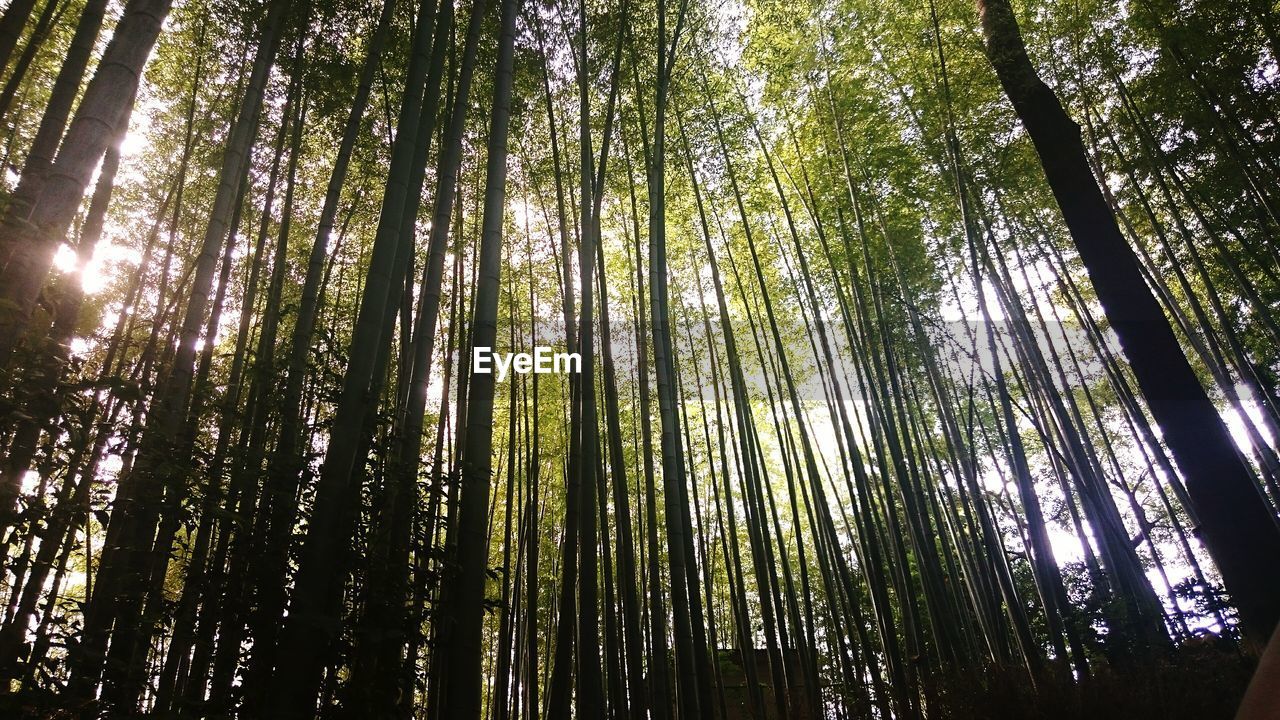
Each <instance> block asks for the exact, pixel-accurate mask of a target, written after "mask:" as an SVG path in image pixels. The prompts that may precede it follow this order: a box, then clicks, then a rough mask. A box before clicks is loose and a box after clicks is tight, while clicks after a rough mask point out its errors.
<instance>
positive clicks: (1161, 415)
mask: <svg viewBox="0 0 1280 720" xmlns="http://www.w3.org/2000/svg"><path fill="white" fill-rule="evenodd" d="M977 4H978V13H979V16H980V18H981V22H982V30H983V34H984V36H985V38H986V44H985V50H986V54H987V58H988V59H989V60H990V62H991V65H992V67H993V68H995V71H996V75H997V76H998V77H999V78H1000V84H1001V85H1002V86H1003V87H1004V90H1005V93H1006V94H1007V95H1008V96H1009V100H1010V101H1011V102H1012V103H1013V106H1014V109H1015V110H1016V111H1017V113H1018V117H1019V118H1020V119H1021V120H1022V123H1023V125H1024V126H1025V127H1026V129H1027V133H1028V134H1029V135H1030V136H1031V140H1032V142H1033V143H1034V144H1035V147H1036V151H1037V153H1039V155H1040V161H1041V164H1042V165H1043V166H1044V171H1045V176H1046V178H1047V179H1048V181H1049V186H1050V187H1051V188H1052V190H1053V193H1054V197H1055V198H1056V199H1057V202H1058V206H1059V207H1060V208H1061V210H1062V214H1063V217H1064V219H1065V220H1066V223H1067V227H1068V229H1069V230H1070V231H1071V235H1072V237H1073V238H1074V239H1075V243H1076V247H1077V249H1078V250H1079V252H1080V257H1081V260H1083V262H1084V264H1085V267H1086V269H1087V270H1088V271H1089V277H1090V279H1091V280H1092V281H1093V286H1094V289H1095V291H1096V292H1097V294H1098V299H1099V301H1100V302H1101V303H1102V306H1103V309H1104V310H1105V311H1106V314H1107V318H1108V320H1110V322H1111V326H1112V327H1113V328H1114V329H1115V331H1116V334H1117V335H1118V336H1119V338H1120V344H1121V347H1122V348H1123V349H1124V353H1125V356H1126V357H1127V358H1128V360H1129V363H1130V366H1131V367H1132V368H1133V371H1134V375H1135V376H1136V377H1137V380H1138V386H1139V388H1141V390H1142V393H1143V395H1144V396H1145V397H1146V399H1147V404H1148V406H1149V407H1150V408H1151V412H1152V415H1153V416H1154V417H1155V419H1156V422H1157V423H1158V424H1159V425H1160V428H1161V430H1162V431H1163V434H1164V437H1165V441H1166V442H1167V443H1168V445H1169V449H1170V450H1171V451H1172V452H1173V456H1174V460H1175V461H1176V462H1177V464H1178V467H1179V469H1180V470H1181V471H1182V473H1183V474H1184V475H1185V476H1186V479H1187V490H1188V492H1189V493H1190V495H1191V500H1192V502H1193V504H1194V510H1195V511H1196V514H1197V516H1198V517H1199V519H1200V522H1201V529H1202V531H1203V539H1204V541H1205V545H1206V546H1207V547H1208V548H1209V551H1210V553H1211V554H1212V555H1213V558H1214V560H1215V562H1216V563H1217V565H1218V569H1219V570H1220V571H1221V573H1222V577H1223V580H1224V582H1225V583H1226V586H1227V590H1228V592H1230V593H1231V595H1232V597H1233V599H1234V601H1235V602H1236V604H1237V606H1238V607H1239V609H1240V615H1241V619H1242V622H1243V624H1244V627H1245V632H1246V634H1247V635H1249V636H1250V637H1251V638H1252V639H1253V641H1254V642H1256V643H1261V642H1262V641H1263V638H1267V637H1269V636H1270V635H1271V632H1272V630H1273V629H1274V628H1275V627H1276V624H1277V621H1278V620H1280V528H1277V526H1276V522H1275V517H1274V516H1273V515H1272V514H1271V512H1270V511H1269V509H1268V508H1267V506H1266V504H1265V503H1264V501H1263V499H1262V497H1261V496H1260V494H1259V491H1258V487H1257V485H1256V482H1255V481H1254V478H1253V474H1252V472H1251V471H1250V470H1249V468H1248V467H1247V466H1246V465H1245V463H1244V461H1243V460H1242V459H1241V457H1240V455H1239V454H1238V452H1237V450H1236V448H1235V445H1234V442H1233V441H1232V439H1231V435H1230V434H1229V433H1228V431H1227V428H1226V425H1225V424H1224V423H1223V422H1222V419H1221V417H1220V416H1219V415H1218V411H1217V409H1216V408H1215V407H1214V406H1213V403H1212V402H1211V401H1210V400H1209V396H1208V395H1207V394H1206V393H1205V390H1204V388H1203V387H1202V386H1201V385H1200V381H1199V380H1198V379H1197V378H1196V376H1195V373H1194V372H1193V371H1192V369H1191V366H1190V364H1189V363H1188V362H1187V360H1186V357H1185V355H1183V353H1182V348H1181V347H1180V346H1179V345H1178V341H1177V338H1176V337H1175V336H1174V334H1173V330H1172V329H1171V328H1170V326H1169V323H1168V320H1167V319H1166V318H1165V316H1164V314H1163V313H1162V312H1161V311H1160V306H1159V305H1158V304H1157V303H1156V300H1155V298H1154V297H1153V296H1152V294H1151V291H1150V290H1149V289H1148V288H1147V286H1146V284H1145V283H1144V282H1143V280H1142V274H1141V272H1140V271H1139V267H1138V261H1137V258H1136V257H1134V254H1133V250H1132V249H1131V248H1130V247H1129V246H1128V245H1127V244H1126V242H1125V240H1124V237H1123V236H1122V235H1121V234H1120V229H1119V227H1118V226H1117V225H1116V220H1115V217H1114V216H1113V215H1112V214H1111V210H1110V209H1109V208H1108V207H1107V204H1106V200H1105V199H1104V198H1103V195H1102V192H1101V190H1099V189H1098V185H1097V183H1096V181H1095V180H1094V177H1093V174H1092V172H1091V171H1090V168H1089V163H1088V160H1087V156H1086V154H1085V150H1084V144H1083V142H1082V139H1081V134H1080V127H1079V126H1078V125H1077V124H1076V123H1075V122H1074V121H1073V120H1072V119H1071V118H1070V117H1069V116H1068V115H1067V113H1066V110H1064V109H1063V107H1062V104H1061V103H1060V102H1059V101H1058V98H1057V96H1056V95H1055V94H1054V92H1053V90H1052V89H1050V88H1049V86H1048V85H1046V84H1045V83H1044V82H1043V81H1041V80H1040V78H1039V76H1038V75H1037V74H1036V71H1035V68H1034V67H1033V66H1032V64H1031V60H1030V58H1029V57H1028V56H1027V51H1026V48H1025V46H1024V45H1023V42H1022V35H1021V32H1020V31H1019V29H1018V24H1017V20H1016V19H1015V17H1014V14H1013V9H1012V7H1011V6H1010V4H1009V2H1008V0H977Z"/></svg>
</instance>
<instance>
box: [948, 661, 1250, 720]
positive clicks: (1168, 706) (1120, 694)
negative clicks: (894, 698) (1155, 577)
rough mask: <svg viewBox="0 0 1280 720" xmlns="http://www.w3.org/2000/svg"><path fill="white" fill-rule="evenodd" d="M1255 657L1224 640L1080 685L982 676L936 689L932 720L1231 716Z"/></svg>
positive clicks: (1212, 719) (1105, 670)
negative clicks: (1036, 683) (936, 709)
mask: <svg viewBox="0 0 1280 720" xmlns="http://www.w3.org/2000/svg"><path fill="white" fill-rule="evenodd" d="M1256 665H1257V659H1256V658H1254V657H1251V656H1249V655H1246V654H1244V653H1242V652H1240V651H1239V650H1238V649H1236V648H1235V647H1234V646H1231V645H1229V644H1225V643H1224V644H1222V645H1218V646H1206V645H1191V646H1186V647H1182V648H1179V649H1177V650H1174V651H1173V652H1171V653H1170V654H1168V655H1166V656H1163V657H1160V658H1158V659H1154V660H1144V661H1137V662H1133V663H1132V664H1125V665H1120V664H1117V665H1111V666H1107V665H1098V666H1096V667H1095V668H1094V670H1093V672H1092V674H1091V675H1090V677H1088V678H1085V679H1084V680H1081V681H1080V682H1062V681H1054V680H1049V681H1047V682H1044V683H1042V684H1041V685H1040V686H1039V687H1038V688H1032V687H1031V686H1030V684H1029V683H1027V682H1025V676H1023V675H1021V674H1019V675H1018V676H1017V677H1016V678H1014V677H1008V676H1005V677H1003V678H1002V677H999V676H994V675H990V674H988V675H986V676H985V677H984V678H983V683H982V684H981V685H975V684H974V683H973V682H971V681H968V680H958V679H957V680H954V681H950V682H947V683H945V684H944V686H943V687H942V688H940V691H939V696H940V702H939V707H940V709H941V712H939V713H936V714H935V716H936V717H944V718H953V719H955V720H968V719H970V718H972V719H979V718H982V719H990V720H1068V719H1075V718H1082V719H1087V720H1147V719H1148V718H1150V719H1151V720H1157V719H1159V720H1230V719H1231V718H1233V717H1234V716H1235V711H1236V707H1237V706H1238V705H1239V703H1240V698H1241V697H1242V696H1243V695H1244V691H1245V688H1246V687H1247V686H1248V684H1249V678H1250V677H1251V676H1252V675H1253V670H1254V667H1255V666H1256Z"/></svg>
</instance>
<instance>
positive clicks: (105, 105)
mask: <svg viewBox="0 0 1280 720" xmlns="http://www.w3.org/2000/svg"><path fill="white" fill-rule="evenodd" d="M171 4H172V0H131V1H130V2H129V4H128V5H126V6H125V9H124V15H123V16H122V17H121V19H120V23H119V24H118V25H117V26H116V31H115V34H114V35H113V36H112V38H111V42H110V43H109V44H108V45H107V48H106V50H105V51H103V55H102V59H101V60H100V61H99V62H98V70H97V72H96V73H95V74H94V76H93V80H91V81H89V86H88V88H86V89H85V92H84V96H83V97H82V98H81V100H80V105H79V107H78V108H77V109H76V113H75V117H74V118H73V119H72V120H71V126H70V128H69V129H68V130H67V134H66V137H64V138H63V140H62V143H61V145H60V147H59V150H58V156H57V159H56V160H55V161H54V164H53V167H52V168H50V169H49V172H48V173H47V174H44V175H43V176H42V177H40V178H31V179H28V178H26V177H25V176H24V177H23V179H22V181H21V182H19V184H18V189H17V190H16V191H15V192H14V198H13V199H12V201H11V203H10V205H9V207H8V208H7V209H6V210H5V214H4V220H3V224H2V225H0V365H3V364H6V363H7V362H8V360H9V355H10V353H11V352H12V351H13V348H14V347H15V346H16V345H17V344H18V341H19V339H20V338H21V337H22V335H23V333H25V332H26V330H27V327H28V325H29V323H30V321H31V313H32V311H33V310H34V309H35V304H36V300H37V298H38V297H39V295H40V290H41V289H42V288H43V287H44V282H45V279H46V278H47V277H48V275H49V269H50V268H51V267H52V265H53V255H54V253H55V252H56V251H57V249H58V244H59V243H61V242H62V241H63V237H64V235H65V233H66V231H67V227H68V226H69V225H70V224H71V220H72V219H73V218H74V217H75V213H76V210H77V209H78V208H79V206H80V201H81V198H82V197H83V195H84V191H85V188H86V187H88V185H89V181H90V180H91V179H92V176H93V171H94V169H95V168H96V167H97V166H98V162H99V161H100V160H101V159H102V154H103V152H105V151H106V149H107V143H109V142H110V140H111V137H112V133H111V130H112V129H113V128H115V127H116V126H117V124H119V123H127V122H129V117H128V113H127V112H126V110H128V108H129V103H130V99H131V98H132V97H133V94H134V92H135V91H136V90H137V87H138V81H139V79H140V78H141V76H142V68H143V66H144V65H145V64H146V62H147V58H148V57H149V56H150V55H151V48H152V47H153V46H154V45H155V42H156V38H157V37H158V36H159V34H160V27H161V25H162V24H163V23H164V19H165V17H166V16H167V15H168V14H169V8H170V5H171ZM12 9H13V8H11V10H12ZM7 16H8V15H7V13H6V18H7ZM0 49H2V48H0Z"/></svg>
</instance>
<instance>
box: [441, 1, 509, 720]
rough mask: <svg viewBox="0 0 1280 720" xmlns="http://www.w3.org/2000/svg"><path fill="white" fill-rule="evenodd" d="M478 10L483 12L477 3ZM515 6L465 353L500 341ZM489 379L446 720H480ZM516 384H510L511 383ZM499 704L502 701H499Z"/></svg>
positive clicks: (466, 458)
mask: <svg viewBox="0 0 1280 720" xmlns="http://www.w3.org/2000/svg"><path fill="white" fill-rule="evenodd" d="M477 4H478V5H483V1H482V0H478V2H477ZM517 13H518V4H517V2H516V0H504V1H503V3H502V35H501V36H500V37H499V40H498V59H497V65H496V69H495V70H494V90H493V113H492V121H491V123H490V126H489V144H488V161H487V167H486V171H485V194H484V220H483V225H482V228H481V237H480V252H479V260H478V262H479V280H478V283H477V285H476V294H475V313H474V315H473V316H472V320H471V327H472V330H471V346H472V347H493V346H494V345H495V344H496V340H497V334H498V295H499V287H500V282H501V272H502V235H503V224H504V217H505V214H506V187H507V134H508V132H507V131H508V126H509V124H510V120H511V86H512V74H513V73H512V66H513V64H514V58H515V27H516V15H517ZM494 379H495V376H494V375H493V374H492V373H473V374H472V375H471V376H470V383H469V384H470V391H469V392H468V398H467V405H468V407H467V432H466V445H465V446H464V447H463V451H462V501H461V503H462V507H461V513H460V517H459V520H458V539H459V548H460V549H459V553H458V580H457V588H456V590H455V591H454V592H453V593H452V594H451V598H450V599H451V603H450V605H451V607H450V608H448V610H451V611H452V612H449V613H448V614H447V615H446V616H445V618H446V619H445V621H446V622H448V621H452V622H454V623H455V628H454V632H453V635H452V637H451V640H452V642H451V643H450V650H451V651H450V654H449V667H448V669H447V670H446V671H445V676H444V677H445V686H444V687H443V688H440V689H439V690H438V692H443V693H444V703H443V705H442V708H443V711H444V715H443V716H444V717H448V718H458V719H459V720H479V718H480V717H481V713H482V709H483V708H482V704H481V703H482V697H481V694H482V692H481V691H482V683H481V678H482V672H483V668H482V655H483V644H482V641H483V637H482V636H483V629H484V627H483V626H484V612H485V611H484V605H485V603H484V598H485V592H484V586H485V578H486V577H487V574H488V565H489V520H488V517H487V512H488V508H489V483H490V476H491V475H492V472H493V468H492V465H493V396H494ZM512 382H514V381H512ZM498 701H500V702H505V699H499V700H498Z"/></svg>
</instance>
